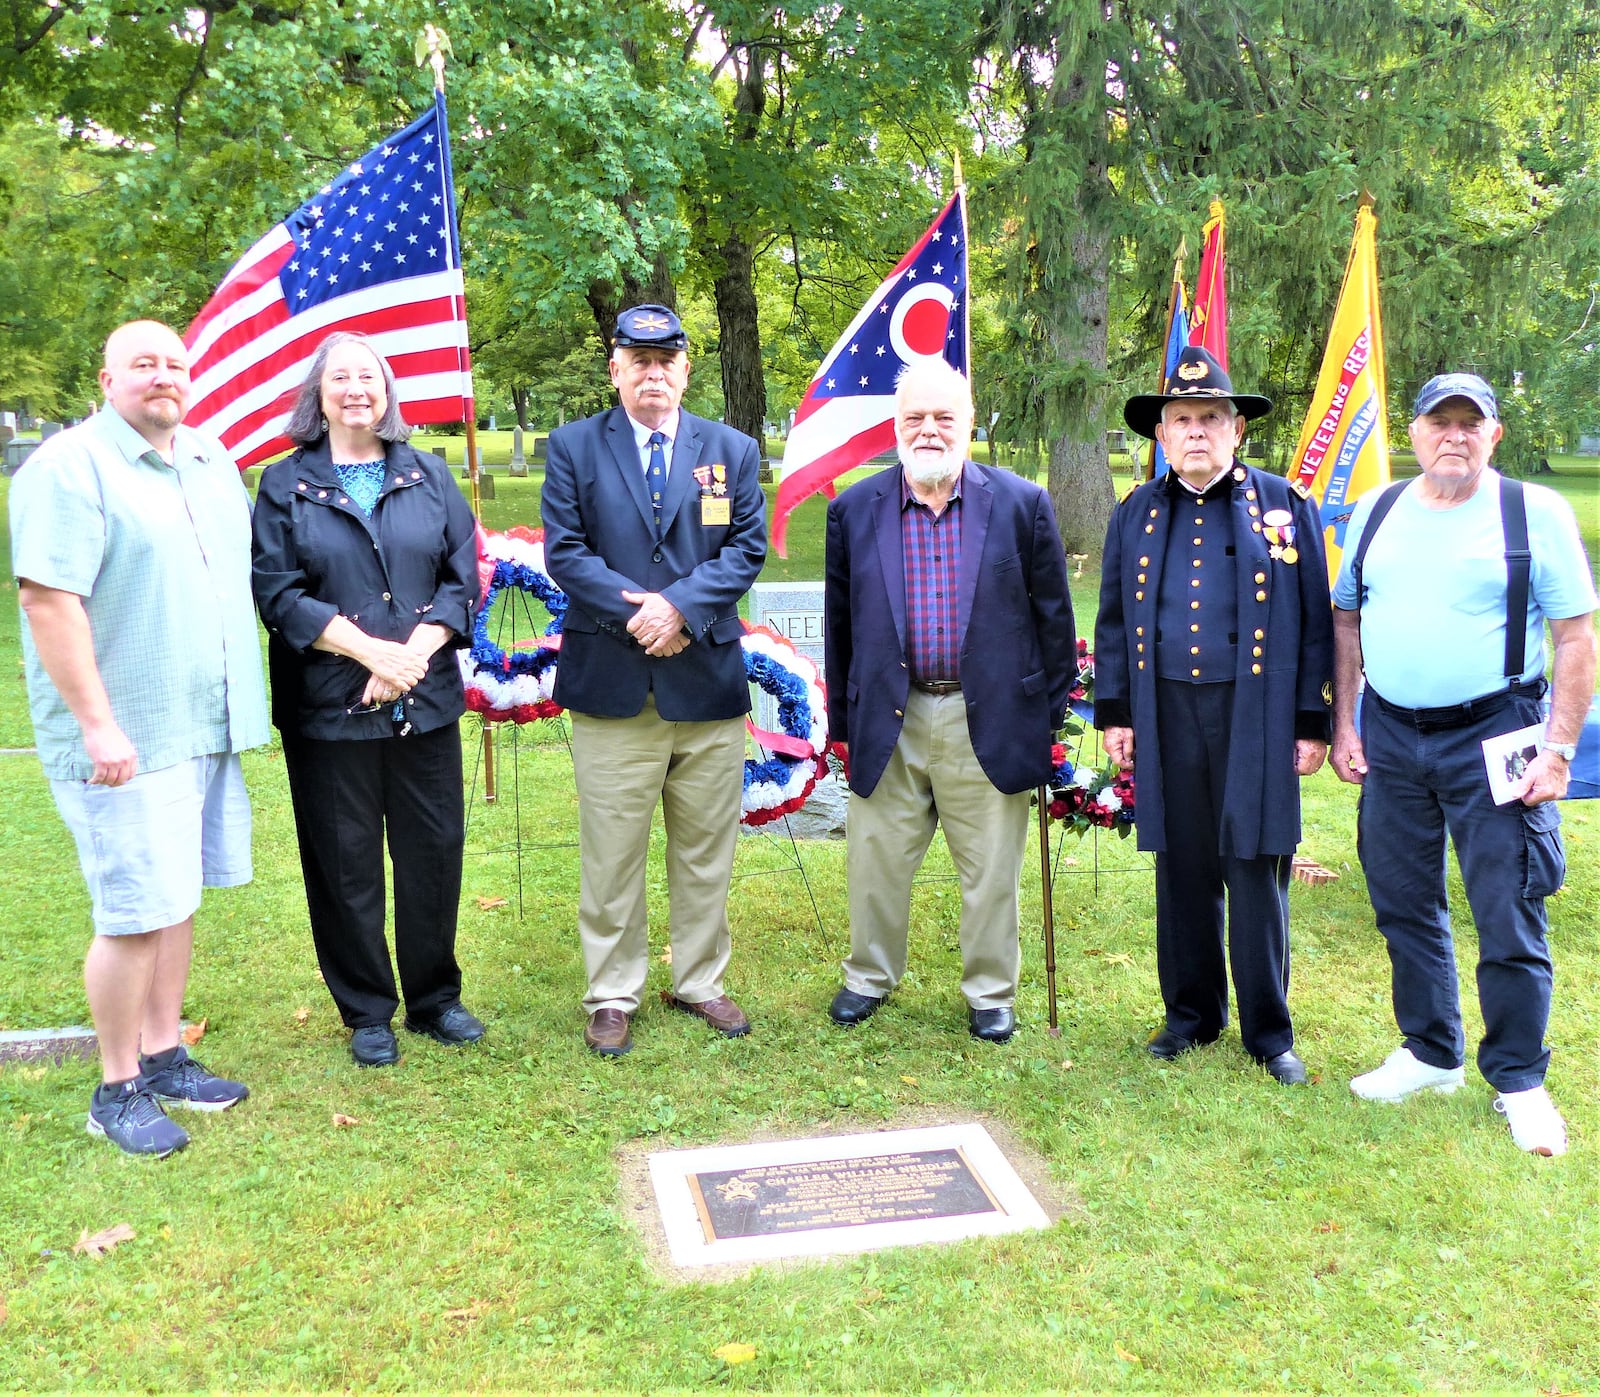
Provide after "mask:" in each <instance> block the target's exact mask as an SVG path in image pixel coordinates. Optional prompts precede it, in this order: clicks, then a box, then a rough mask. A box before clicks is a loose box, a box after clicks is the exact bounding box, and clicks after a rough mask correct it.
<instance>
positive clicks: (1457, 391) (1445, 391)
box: [1411, 373, 1500, 422]
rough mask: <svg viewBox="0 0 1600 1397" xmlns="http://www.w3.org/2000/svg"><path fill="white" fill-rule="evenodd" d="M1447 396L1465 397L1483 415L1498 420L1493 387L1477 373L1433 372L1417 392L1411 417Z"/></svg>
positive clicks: (1421, 412)
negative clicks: (1415, 403)
mask: <svg viewBox="0 0 1600 1397" xmlns="http://www.w3.org/2000/svg"><path fill="white" fill-rule="evenodd" d="M1447 398H1465V399H1466V400H1467V401H1468V402H1469V403H1471V404H1472V405H1473V407H1475V408H1477V409H1478V411H1479V412H1481V413H1482V414H1483V415H1484V416H1485V417H1490V418H1493V419H1494V420H1495V421H1496V422H1498V421H1499V420H1500V404H1499V403H1498V402H1496V401H1495V396H1494V389H1493V388H1491V387H1489V385H1488V384H1487V383H1486V382H1485V381H1484V380H1483V379H1481V378H1479V377H1478V375H1477V374H1460V373H1456V374H1435V375H1434V376H1433V377H1432V378H1430V379H1429V380H1428V381H1427V382H1426V383H1424V384H1423V385H1422V391H1421V392H1419V393H1418V394H1417V405H1416V407H1415V408H1414V409H1412V413H1411V415H1412V416H1413V417H1421V416H1422V415H1423V413H1425V412H1432V411H1433V410H1434V408H1436V407H1438V406H1439V404H1440V403H1442V402H1444V401H1445V399H1447Z"/></svg>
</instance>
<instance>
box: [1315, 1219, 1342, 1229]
mask: <svg viewBox="0 0 1600 1397" xmlns="http://www.w3.org/2000/svg"><path fill="white" fill-rule="evenodd" d="M1316 1230H1317V1231H1318V1232H1337V1231H1339V1224H1338V1223H1336V1222H1334V1221H1333V1220H1332V1219H1329V1220H1328V1221H1327V1222H1319V1223H1318V1224H1317V1227H1316Z"/></svg>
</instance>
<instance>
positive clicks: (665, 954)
mask: <svg viewBox="0 0 1600 1397" xmlns="http://www.w3.org/2000/svg"><path fill="white" fill-rule="evenodd" d="M656 959H657V960H659V961H660V962H661V963H662V964H663V965H671V964H672V947H671V946H663V947H662V948H661V954H660V955H659V956H657V957H656Z"/></svg>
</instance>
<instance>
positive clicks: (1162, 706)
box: [1156, 679, 1294, 1062]
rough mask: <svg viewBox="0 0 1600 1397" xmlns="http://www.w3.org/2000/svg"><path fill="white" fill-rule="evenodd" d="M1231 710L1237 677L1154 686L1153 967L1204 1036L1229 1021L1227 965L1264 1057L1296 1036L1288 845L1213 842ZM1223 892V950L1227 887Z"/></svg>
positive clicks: (1185, 1025) (1175, 1011)
mask: <svg viewBox="0 0 1600 1397" xmlns="http://www.w3.org/2000/svg"><path fill="white" fill-rule="evenodd" d="M1232 717H1233V685H1232V684H1185V683H1181V682H1177V681H1172V680H1165V679H1163V680H1160V681H1158V682H1157V684H1156V720H1157V722H1158V723H1159V724H1160V730H1161V785H1162V792H1163V795H1164V797H1165V803H1166V830H1165V834H1166V845H1167V847H1166V849H1165V851H1163V852H1161V853H1158V854H1157V855H1156V972H1157V975H1158V977H1159V979H1160V981H1161V998H1162V1001H1163V1003H1164V1004H1165V1005H1166V1010H1167V1027H1168V1029H1170V1030H1171V1031H1172V1032H1173V1033H1178V1034H1182V1035H1183V1037H1185V1038H1191V1039H1193V1040H1194V1041H1195V1042H1197V1043H1209V1042H1211V1041H1213V1040H1214V1039H1215V1038H1217V1037H1219V1036H1220V1035H1221V1033H1222V1030H1223V1029H1224V1028H1225V1027H1226V1026H1227V1022H1228V968H1229V966H1230V965H1231V966H1232V969H1233V988H1234V993H1235V995H1236V996H1237V997H1238V1000H1239V1037H1240V1038H1241V1039H1242V1040H1243V1042H1244V1050H1245V1051H1246V1052H1247V1053H1249V1054H1250V1055H1251V1056H1252V1057H1254V1058H1255V1059H1257V1060H1258V1061H1262V1062H1264V1061H1266V1059H1267V1058H1270V1057H1276V1056H1277V1055H1278V1054H1279V1053H1283V1052H1287V1051H1288V1050H1289V1049H1290V1048H1292V1047H1293V1046H1294V1027H1293V1025H1292V1024H1291V1023H1290V1021H1289V870H1290V865H1291V864H1292V862H1293V856H1292V855H1291V854H1268V855H1264V856H1262V857H1260V858H1253V859H1239V858H1233V857H1231V856H1228V855H1224V854H1221V853H1219V852H1218V850H1219V849H1220V848H1221V840H1222V809H1223V799H1224V794H1225V785H1226V781H1227V773H1228V744H1229V736H1230V728H1231V723H1232ZM1224 891H1226V894H1227V948H1226V954H1224V946H1223V894H1224Z"/></svg>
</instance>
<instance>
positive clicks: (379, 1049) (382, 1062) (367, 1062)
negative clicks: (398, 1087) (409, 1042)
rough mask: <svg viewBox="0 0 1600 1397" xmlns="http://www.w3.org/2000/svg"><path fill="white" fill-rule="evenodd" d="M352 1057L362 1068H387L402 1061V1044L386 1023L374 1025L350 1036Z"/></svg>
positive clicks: (369, 1025)
mask: <svg viewBox="0 0 1600 1397" xmlns="http://www.w3.org/2000/svg"><path fill="white" fill-rule="evenodd" d="M350 1056H351V1057H353V1058H354V1059H355V1060H356V1064H357V1065H358V1066H360V1067H387V1066H389V1064H390V1063H394V1062H399V1061H400V1044H399V1043H397V1042H396V1041H395V1036H394V1030H393V1029H392V1028H390V1027H389V1025H388V1024H386V1023H372V1024H368V1025H367V1026H366V1027H365V1028H358V1029H357V1030H356V1031H355V1032H354V1033H352V1034H351V1035H350Z"/></svg>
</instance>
